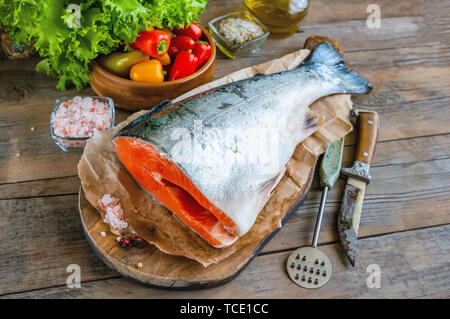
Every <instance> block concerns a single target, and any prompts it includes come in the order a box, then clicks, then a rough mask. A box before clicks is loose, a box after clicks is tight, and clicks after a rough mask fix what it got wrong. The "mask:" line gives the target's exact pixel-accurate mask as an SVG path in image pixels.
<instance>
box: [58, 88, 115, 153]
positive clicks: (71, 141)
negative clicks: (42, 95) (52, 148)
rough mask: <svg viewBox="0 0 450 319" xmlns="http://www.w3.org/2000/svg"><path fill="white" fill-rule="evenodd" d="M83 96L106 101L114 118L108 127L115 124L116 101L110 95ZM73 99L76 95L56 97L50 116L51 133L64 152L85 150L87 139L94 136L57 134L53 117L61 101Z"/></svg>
mask: <svg viewBox="0 0 450 319" xmlns="http://www.w3.org/2000/svg"><path fill="white" fill-rule="evenodd" d="M83 97H90V98H91V99H93V100H97V101H101V102H104V103H106V104H107V105H108V106H109V110H110V112H111V118H112V121H111V125H110V126H109V127H108V128H111V127H113V126H114V122H115V116H116V115H115V111H114V102H113V100H112V99H111V98H110V97H104V96H83ZM73 99H74V97H60V98H58V99H56V102H55V105H54V106H53V111H52V115H51V117H50V133H51V135H52V138H53V140H54V141H55V143H56V145H58V146H59V147H60V148H61V149H62V150H63V151H64V152H70V151H81V150H83V148H84V146H85V145H86V143H87V140H88V139H90V138H91V137H92V136H84V137H64V136H58V135H56V134H55V131H54V129H53V118H54V117H55V114H56V111H57V110H58V108H59V106H60V105H61V103H63V102H67V101H69V100H73Z"/></svg>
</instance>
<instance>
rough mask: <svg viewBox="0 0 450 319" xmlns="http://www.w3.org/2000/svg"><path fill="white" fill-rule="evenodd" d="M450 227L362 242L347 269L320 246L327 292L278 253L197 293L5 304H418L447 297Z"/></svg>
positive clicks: (102, 288)
mask: <svg viewBox="0 0 450 319" xmlns="http://www.w3.org/2000/svg"><path fill="white" fill-rule="evenodd" d="M449 232H450V225H443V226H439V227H433V228H427V229H421V230H412V231H407V232H401V233H396V234H390V235H386V236H380V237H373V238H366V239H361V240H359V242H358V261H357V265H356V267H355V268H353V267H351V266H348V265H347V264H346V262H345V260H344V257H343V252H342V250H341V248H340V246H339V245H338V244H331V245H325V246H321V247H320V249H321V250H323V251H324V252H325V253H326V254H327V255H328V256H329V257H330V260H331V262H332V264H333V275H332V277H331V279H330V281H329V282H328V284H327V286H326V288H324V289H315V290H307V289H302V288H299V287H298V286H297V285H295V284H294V283H292V282H291V281H290V279H289V278H288V276H287V274H286V270H285V267H286V264H285V263H286V259H287V257H288V255H289V253H290V251H288V252H282V253H277V254H271V255H266V256H259V257H257V258H256V259H255V261H254V262H253V263H252V264H251V265H250V266H249V267H248V269H247V270H246V271H245V272H243V273H242V274H241V275H240V276H239V277H237V278H236V279H235V280H233V281H232V282H230V283H228V284H225V285H224V286H221V287H217V288H212V289H207V290H200V291H181V292H180V291H167V290H157V289H150V288H146V287H143V286H140V285H138V284H135V283H133V282H131V281H129V280H126V279H123V278H120V279H110V280H101V281H95V282H85V283H82V285H81V288H80V289H68V288H67V287H65V286H62V287H59V288H50V289H44V290H37V291H31V292H26V293H22V294H15V295H9V296H5V298H111V297H112V298H226V299H229V298H249V297H250V298H286V297H288V298H319V297H320V298H416V297H422V296H427V295H431V296H432V295H439V296H441V297H442V296H445V295H446V294H447V295H448V291H449V290H450V282H449V281H448V278H449V276H450V252H449V245H448V239H449V236H448V234H449ZM371 264H377V265H379V267H380V270H381V287H380V288H379V289H377V288H372V289H370V288H368V287H367V278H368V276H369V273H367V272H366V268H367V266H368V265H371Z"/></svg>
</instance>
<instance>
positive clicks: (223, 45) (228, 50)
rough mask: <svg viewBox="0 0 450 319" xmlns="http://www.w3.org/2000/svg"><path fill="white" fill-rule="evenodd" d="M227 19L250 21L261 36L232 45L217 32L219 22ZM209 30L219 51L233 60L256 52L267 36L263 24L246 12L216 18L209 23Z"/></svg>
mask: <svg viewBox="0 0 450 319" xmlns="http://www.w3.org/2000/svg"><path fill="white" fill-rule="evenodd" d="M228 18H239V19H245V20H248V21H251V22H252V23H254V24H255V25H256V26H258V27H259V28H261V30H262V34H261V35H260V36H258V37H256V38H255V39H253V40H250V41H245V42H242V43H234V42H232V41H230V40H229V39H227V37H226V36H224V35H223V34H222V33H221V32H220V31H219V29H220V28H219V25H220V23H221V21H223V20H225V19H228ZM209 30H210V32H211V36H212V37H213V38H214V41H215V42H216V45H217V47H218V48H219V50H220V51H222V52H223V53H224V54H225V55H226V56H227V57H229V58H230V59H235V58H237V57H242V56H245V55H248V54H251V53H254V52H256V51H258V50H259V49H260V48H261V46H262V45H263V44H264V42H265V41H266V40H267V37H268V36H269V32H268V31H267V29H266V27H265V26H264V24H262V23H261V22H260V21H259V20H258V19H257V18H255V17H254V16H252V15H251V14H250V13H249V12H247V11H237V12H232V13H228V14H226V15H223V16H220V17H217V18H215V19H213V20H211V21H209Z"/></svg>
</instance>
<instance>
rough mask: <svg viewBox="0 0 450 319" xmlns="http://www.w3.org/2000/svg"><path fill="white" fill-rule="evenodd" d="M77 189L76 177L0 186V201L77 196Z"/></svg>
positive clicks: (78, 184) (77, 180)
mask: <svg viewBox="0 0 450 319" xmlns="http://www.w3.org/2000/svg"><path fill="white" fill-rule="evenodd" d="M79 188H80V181H79V179H78V176H67V177H59V178H49V179H41V180H36V181H27V182H21V183H9V184H0V199H20V198H29V197H42V196H54V195H68V194H77V193H78V190H79Z"/></svg>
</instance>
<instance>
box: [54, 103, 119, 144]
mask: <svg viewBox="0 0 450 319" xmlns="http://www.w3.org/2000/svg"><path fill="white" fill-rule="evenodd" d="M111 122H112V114H111V110H110V109H109V105H108V104H107V103H105V102H102V101H99V100H96V99H92V98H90V97H81V96H76V97H74V98H73V99H72V100H68V101H65V102H62V103H61V104H60V105H59V107H58V109H57V110H56V113H55V115H54V117H53V123H52V125H53V131H54V133H55V135H57V136H61V137H91V136H93V135H94V134H95V133H96V132H97V131H101V130H104V129H107V128H109V127H111Z"/></svg>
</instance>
